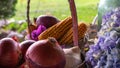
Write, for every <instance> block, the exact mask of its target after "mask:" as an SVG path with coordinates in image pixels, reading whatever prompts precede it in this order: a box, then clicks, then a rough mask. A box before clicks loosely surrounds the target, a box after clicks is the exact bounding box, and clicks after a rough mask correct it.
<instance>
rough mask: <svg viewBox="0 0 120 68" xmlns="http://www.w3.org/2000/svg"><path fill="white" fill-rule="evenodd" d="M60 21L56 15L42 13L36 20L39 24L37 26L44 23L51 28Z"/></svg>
mask: <svg viewBox="0 0 120 68" xmlns="http://www.w3.org/2000/svg"><path fill="white" fill-rule="evenodd" d="M58 22H59V20H58V19H57V18H56V17H54V16H49V15H40V16H39V17H38V18H37V20H36V25H37V27H38V26H39V25H43V26H45V27H46V28H49V27H51V26H53V25H54V24H56V23H58Z"/></svg>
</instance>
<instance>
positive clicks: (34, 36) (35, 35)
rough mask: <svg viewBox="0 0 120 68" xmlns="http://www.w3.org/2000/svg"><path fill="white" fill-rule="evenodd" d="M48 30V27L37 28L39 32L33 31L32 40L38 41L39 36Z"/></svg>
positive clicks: (40, 26)
mask: <svg viewBox="0 0 120 68" xmlns="http://www.w3.org/2000/svg"><path fill="white" fill-rule="evenodd" d="M44 30H46V27H45V26H43V25H39V27H38V28H37V30H33V31H32V34H31V35H32V39H33V40H36V41H37V40H38V36H39V35H40V34H41V33H42V32H43V31H44Z"/></svg>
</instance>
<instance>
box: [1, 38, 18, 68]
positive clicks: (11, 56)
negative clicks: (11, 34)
mask: <svg viewBox="0 0 120 68" xmlns="http://www.w3.org/2000/svg"><path fill="white" fill-rule="evenodd" d="M19 55H20V50H19V46H18V43H17V42H16V41H14V40H13V39H12V38H3V39H1V40H0V68H16V67H17V65H18V63H19Z"/></svg>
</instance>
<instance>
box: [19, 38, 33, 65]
mask: <svg viewBox="0 0 120 68" xmlns="http://www.w3.org/2000/svg"><path fill="white" fill-rule="evenodd" d="M33 43H35V41H34V40H25V41H23V42H21V43H20V44H19V47H20V50H21V52H22V60H21V63H23V62H25V54H26V51H27V49H28V48H29V47H30V46H31V45H32V44H33Z"/></svg>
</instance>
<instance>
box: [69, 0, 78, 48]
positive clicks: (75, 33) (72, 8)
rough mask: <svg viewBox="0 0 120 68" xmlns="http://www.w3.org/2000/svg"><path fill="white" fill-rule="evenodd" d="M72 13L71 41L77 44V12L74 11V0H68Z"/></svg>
mask: <svg viewBox="0 0 120 68" xmlns="http://www.w3.org/2000/svg"><path fill="white" fill-rule="evenodd" d="M68 1H69V5H70V10H71V15H72V21H73V42H74V45H77V46H78V20H77V12H76V6H75V2H74V0H68Z"/></svg>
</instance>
